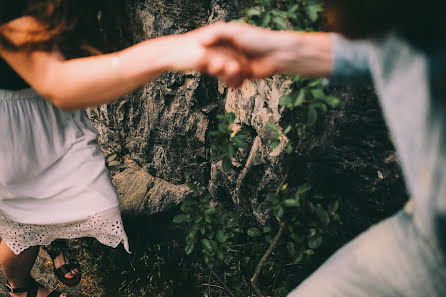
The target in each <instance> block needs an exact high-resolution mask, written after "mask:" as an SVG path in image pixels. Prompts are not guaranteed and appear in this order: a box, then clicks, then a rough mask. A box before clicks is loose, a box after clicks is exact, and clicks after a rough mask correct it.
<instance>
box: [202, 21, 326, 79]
mask: <svg viewBox="0 0 446 297" xmlns="http://www.w3.org/2000/svg"><path fill="white" fill-rule="evenodd" d="M202 44H203V45H205V46H208V47H213V46H216V45H220V46H229V47H232V48H234V49H236V50H237V51H239V53H241V54H243V55H244V56H246V57H247V59H248V67H249V68H250V70H249V71H248V72H247V74H248V75H249V76H247V78H252V79H257V78H263V77H266V76H269V75H271V74H276V73H295V74H303V75H312V76H326V75H329V74H330V73H331V70H332V67H333V66H332V39H331V36H330V35H329V34H327V33H296V32H290V31H271V30H267V29H262V28H258V27H255V26H251V25H246V24H240V23H217V24H214V25H211V26H209V27H207V29H206V31H205V34H204V35H203V39H202Z"/></svg>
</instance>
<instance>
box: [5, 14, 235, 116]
mask: <svg viewBox="0 0 446 297" xmlns="http://www.w3.org/2000/svg"><path fill="white" fill-rule="evenodd" d="M33 24H34V25H35V20H34V19H33V18H31V17H22V18H20V19H16V20H14V21H12V22H10V23H8V24H7V25H8V26H12V27H11V28H12V29H14V27H16V28H23V27H24V26H32V25H33ZM11 32H20V30H11ZM199 34H200V31H199V30H196V31H193V32H190V33H187V34H182V35H174V36H167V37H161V38H156V39H153V40H148V41H144V42H141V43H139V44H137V45H134V46H132V47H130V48H127V49H125V50H122V51H120V52H116V53H112V54H106V55H101V56H93V57H87V58H79V59H73V60H65V58H64V57H63V56H62V54H61V53H60V52H59V51H57V50H54V51H53V52H45V51H31V52H26V51H23V50H21V51H7V50H0V54H1V55H2V57H3V58H4V59H5V60H6V61H7V62H8V63H9V64H10V65H11V66H12V67H13V68H14V69H15V70H16V71H17V73H18V74H19V75H21V76H22V77H23V78H24V79H25V80H26V81H27V82H28V83H29V84H30V85H31V87H33V88H34V89H35V90H36V91H37V92H38V93H40V94H41V95H42V96H44V97H45V98H47V99H48V100H49V101H51V102H52V103H53V104H55V105H56V106H58V107H60V108H62V109H66V110H70V109H78V108H84V107H88V106H96V105H100V104H104V103H108V102H111V101H113V100H115V99H116V98H119V97H120V96H123V95H125V94H127V93H129V92H130V91H132V90H134V89H136V88H138V87H140V86H142V85H144V84H146V83H148V82H149V81H151V80H153V79H154V78H156V77H157V76H158V75H160V74H161V73H163V72H165V71H169V70H171V71H188V70H192V69H197V68H202V69H206V70H207V71H209V72H211V73H212V72H213V73H212V74H218V75H220V76H223V77H226V78H228V77H229V76H230V75H231V74H233V73H237V72H239V70H240V69H239V68H240V65H238V64H237V60H236V59H235V58H234V56H237V55H236V54H235V53H234V52H233V51H230V50H228V49H226V50H207V49H205V48H204V47H203V46H202V45H201V43H200V42H199V38H198V37H199ZM8 37H10V39H11V40H12V41H13V42H17V43H20V42H22V41H23V40H21V38H26V37H24V36H21V35H20V34H18V33H16V34H14V33H11V36H8ZM238 56H240V55H238ZM228 79H229V78H228Z"/></svg>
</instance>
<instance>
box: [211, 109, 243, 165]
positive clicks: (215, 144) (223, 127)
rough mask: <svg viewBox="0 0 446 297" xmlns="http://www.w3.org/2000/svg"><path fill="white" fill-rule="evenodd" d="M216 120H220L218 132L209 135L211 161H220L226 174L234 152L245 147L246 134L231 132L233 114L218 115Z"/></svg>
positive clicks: (233, 119)
mask: <svg viewBox="0 0 446 297" xmlns="http://www.w3.org/2000/svg"><path fill="white" fill-rule="evenodd" d="M217 118H218V119H219V120H220V123H219V124H218V130H216V131H211V132H210V133H209V136H210V137H211V139H212V147H211V149H212V152H211V159H212V160H214V159H217V158H219V159H221V160H222V167H223V170H224V171H225V172H227V171H229V170H231V169H232V158H233V157H234V153H235V152H236V150H237V149H241V148H245V147H246V138H247V137H248V134H246V133H244V132H242V131H238V132H237V133H235V134H234V131H232V130H231V125H232V124H233V123H234V121H235V114H234V113H233V112H230V113H228V114H226V115H218V116H217Z"/></svg>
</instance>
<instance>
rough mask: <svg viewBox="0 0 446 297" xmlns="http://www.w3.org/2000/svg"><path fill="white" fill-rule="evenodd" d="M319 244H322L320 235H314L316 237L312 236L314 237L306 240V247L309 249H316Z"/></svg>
mask: <svg viewBox="0 0 446 297" xmlns="http://www.w3.org/2000/svg"><path fill="white" fill-rule="evenodd" d="M321 244H322V237H321V236H318V237H316V238H314V239H311V240H310V241H309V242H308V247H309V248H310V249H317V248H318V247H319V246H320V245H321Z"/></svg>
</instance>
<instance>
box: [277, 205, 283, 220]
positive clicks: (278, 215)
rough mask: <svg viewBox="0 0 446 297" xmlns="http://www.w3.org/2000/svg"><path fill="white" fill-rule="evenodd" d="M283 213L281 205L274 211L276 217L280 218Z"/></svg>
mask: <svg viewBox="0 0 446 297" xmlns="http://www.w3.org/2000/svg"><path fill="white" fill-rule="evenodd" d="M284 213H285V210H284V209H283V207H282V206H280V207H279V209H278V210H277V212H276V217H278V218H281V217H283V214H284Z"/></svg>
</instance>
